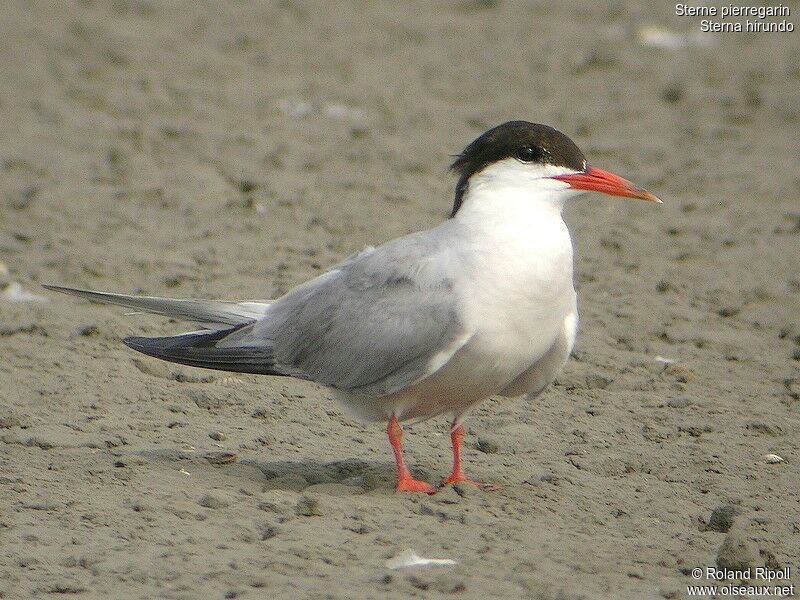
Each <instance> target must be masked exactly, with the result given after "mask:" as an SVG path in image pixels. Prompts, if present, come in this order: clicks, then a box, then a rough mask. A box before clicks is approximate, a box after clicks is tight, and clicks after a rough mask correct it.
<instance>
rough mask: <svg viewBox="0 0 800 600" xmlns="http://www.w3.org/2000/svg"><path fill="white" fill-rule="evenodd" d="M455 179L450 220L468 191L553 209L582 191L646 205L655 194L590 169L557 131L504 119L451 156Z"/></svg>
mask: <svg viewBox="0 0 800 600" xmlns="http://www.w3.org/2000/svg"><path fill="white" fill-rule="evenodd" d="M450 168H451V169H452V170H453V171H455V172H456V173H457V174H458V175H459V180H458V184H457V186H456V197H455V202H454V204H453V212H452V215H451V216H454V215H455V214H456V213H457V212H458V211H459V209H460V208H461V206H462V204H463V203H464V202H465V200H466V199H467V195H468V193H469V194H470V195H471V193H472V192H473V191H478V190H482V191H483V192H488V193H486V194H484V195H485V196H488V198H486V199H484V200H482V201H491V196H492V194H493V193H498V194H501V193H505V194H508V193H512V194H515V195H521V196H528V197H530V201H531V202H539V203H550V204H553V205H555V206H556V207H557V208H558V209H559V210H560V208H561V207H562V206H563V203H564V201H565V200H566V199H568V198H570V197H572V196H575V195H577V194H580V193H584V192H601V193H603V194H607V195H609V196H620V197H623V198H632V199H636V200H645V201H648V202H658V203H660V202H661V200H659V199H658V198H657V197H656V196H654V195H653V194H651V193H650V192H648V191H646V190H644V189H642V188H640V187H638V186H636V185H634V184H633V183H631V182H630V181H628V180H626V179H623V178H622V177H619V176H618V175H614V174H613V173H609V172H608V171H604V170H602V169H598V168H597V167H593V166H590V165H589V164H588V163H587V162H586V158H585V157H584V155H583V152H581V151H580V149H579V148H578V146H576V145H575V142H573V141H572V140H571V139H569V138H568V137H567V136H566V135H564V134H563V133H561V132H560V131H558V130H556V129H553V128H552V127H548V126H547V125H540V124H538V123H529V122H528V121H509V122H507V123H503V124H502V125H498V126H497V127H494V128H492V129H490V130H489V131H487V132H485V133H484V134H482V135H481V136H480V137H478V138H477V139H476V140H475V141H473V142H472V143H471V144H469V145H468V146H467V147H466V148H464V151H463V152H462V153H461V154H459V155H458V156H457V157H456V160H455V161H454V162H453V164H452V165H451V167H450Z"/></svg>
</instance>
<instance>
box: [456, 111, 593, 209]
mask: <svg viewBox="0 0 800 600" xmlns="http://www.w3.org/2000/svg"><path fill="white" fill-rule="evenodd" d="M506 158H516V159H517V160H520V161H522V162H528V163H537V164H542V165H545V164H546V165H554V166H558V167H564V168H566V169H571V170H573V171H583V170H584V169H585V168H586V159H585V158H584V156H583V152H581V151H580V149H579V148H578V147H577V146H576V145H575V142H573V141H572V140H571V139H569V138H568V137H567V136H566V135H564V134H563V133H561V132H560V131H558V130H557V129H553V128H552V127H548V126H547V125H540V124H538V123H530V122H528V121H508V122H507V123H503V124H502V125H498V126H497V127H494V128H492V129H490V130H489V131H487V132H486V133H484V134H482V135H481V136H480V137H478V138H477V139H476V140H475V141H474V142H472V143H471V144H469V145H468V146H467V147H466V148H464V151H463V152H462V153H461V154H459V155H458V157H457V158H456V160H455V161H454V162H453V164H452V165H450V168H451V169H452V170H453V171H455V172H456V173H458V174H459V175H460V177H459V180H458V185H457V186H456V198H455V202H454V203H453V212H452V214H451V216H452V215H455V214H456V212H458V209H459V208H460V207H461V202H462V201H463V197H464V193H465V192H466V191H467V185H468V183H469V178H470V177H472V176H473V175H475V174H476V173H479V172H480V171H482V170H483V169H484V168H485V167H487V166H489V165H491V164H493V163H496V162H497V161H500V160H503V159H506Z"/></svg>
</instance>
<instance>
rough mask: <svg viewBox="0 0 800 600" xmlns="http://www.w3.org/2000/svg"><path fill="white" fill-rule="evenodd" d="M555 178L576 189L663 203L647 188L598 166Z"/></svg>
mask: <svg viewBox="0 0 800 600" xmlns="http://www.w3.org/2000/svg"><path fill="white" fill-rule="evenodd" d="M553 179H557V180H559V181H563V182H564V183H568V184H569V186H570V187H571V188H574V189H576V190H586V191H588V192H600V193H601V194H608V195H609V196H620V197H622V198H632V199H635V200H645V201H647V202H658V203H659V204H661V200H659V199H658V198H657V197H656V196H654V195H653V194H651V193H650V192H648V191H647V190H645V189H642V188H640V187H639V186H637V185H634V184H633V183H631V182H630V181H628V180H627V179H623V178H622V177H620V176H619V175H614V173H609V172H608V171H603V169H598V168H597V167H588V168H587V169H586V171H585V172H583V173H575V174H574V175H557V176H555V177H553Z"/></svg>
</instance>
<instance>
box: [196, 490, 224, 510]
mask: <svg viewBox="0 0 800 600" xmlns="http://www.w3.org/2000/svg"><path fill="white" fill-rule="evenodd" d="M197 503H198V504H199V505H200V506H203V507H205V508H213V509H217V508H225V507H226V506H229V502H227V501H226V500H223V499H221V498H217V497H216V496H212V495H211V494H206V495H205V496H203V497H202V498H200V500H198V502H197Z"/></svg>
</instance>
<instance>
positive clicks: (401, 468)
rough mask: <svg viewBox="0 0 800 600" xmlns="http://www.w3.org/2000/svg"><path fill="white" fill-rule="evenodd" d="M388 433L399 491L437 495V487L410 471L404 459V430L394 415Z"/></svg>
mask: <svg viewBox="0 0 800 600" xmlns="http://www.w3.org/2000/svg"><path fill="white" fill-rule="evenodd" d="M386 432H387V433H388V434H389V443H390V444H391V445H392V450H394V460H395V462H396V463H397V488H396V489H397V491H398V492H424V493H425V494H435V493H436V488H435V487H433V486H432V485H430V484H429V483H425V482H424V481H419V480H418V479H414V478H413V477H412V476H411V471H409V470H408V467H407V466H406V461H405V458H403V428H402V427H401V426H400V423H399V421H398V420H397V417H395V416H394V415H392V418H391V419H389V427H388V428H387V430H386Z"/></svg>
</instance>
